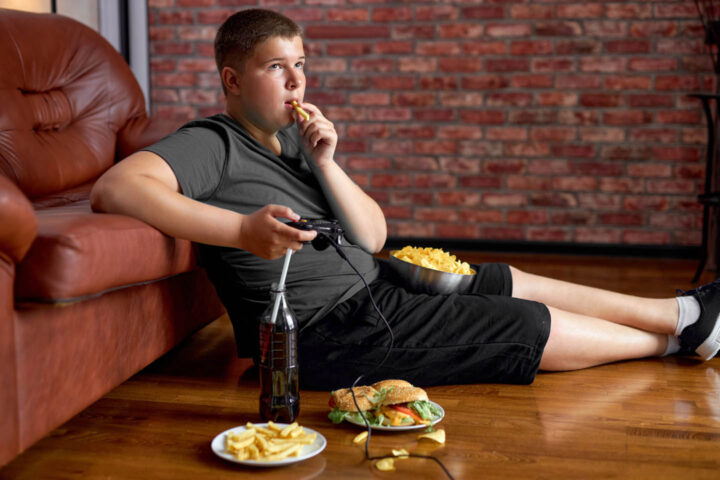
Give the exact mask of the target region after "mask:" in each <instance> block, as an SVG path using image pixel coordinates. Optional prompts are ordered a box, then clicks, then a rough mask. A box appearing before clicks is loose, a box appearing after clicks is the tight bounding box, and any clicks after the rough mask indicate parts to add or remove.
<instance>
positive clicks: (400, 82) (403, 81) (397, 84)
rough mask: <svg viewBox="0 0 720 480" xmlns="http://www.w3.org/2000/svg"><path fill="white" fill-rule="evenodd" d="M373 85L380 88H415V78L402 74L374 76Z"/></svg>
mask: <svg viewBox="0 0 720 480" xmlns="http://www.w3.org/2000/svg"><path fill="white" fill-rule="evenodd" d="M372 86H373V88H375V89H378V90H411V89H414V88H415V78H414V77H402V76H391V77H375V76H373V78H372Z"/></svg>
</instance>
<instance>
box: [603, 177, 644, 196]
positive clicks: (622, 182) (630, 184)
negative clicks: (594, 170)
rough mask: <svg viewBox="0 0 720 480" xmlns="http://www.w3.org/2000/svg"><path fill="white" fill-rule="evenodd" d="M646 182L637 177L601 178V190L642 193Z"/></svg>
mask: <svg viewBox="0 0 720 480" xmlns="http://www.w3.org/2000/svg"><path fill="white" fill-rule="evenodd" d="M644 190H645V182H644V181H643V180H640V179H636V178H601V179H600V191H602V192H611V193H642V192H643V191H644Z"/></svg>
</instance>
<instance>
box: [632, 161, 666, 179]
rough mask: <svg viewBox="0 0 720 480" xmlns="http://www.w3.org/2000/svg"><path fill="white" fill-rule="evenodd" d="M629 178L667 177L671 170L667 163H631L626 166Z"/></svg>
mask: <svg viewBox="0 0 720 480" xmlns="http://www.w3.org/2000/svg"><path fill="white" fill-rule="evenodd" d="M627 174H628V175H629V176H631V177H658V178H662V177H669V176H670V175H671V174H672V169H671V168H670V165H668V164H667V163H631V164H628V165H627Z"/></svg>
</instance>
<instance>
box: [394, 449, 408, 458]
mask: <svg viewBox="0 0 720 480" xmlns="http://www.w3.org/2000/svg"><path fill="white" fill-rule="evenodd" d="M392 454H393V455H395V456H396V457H398V458H408V457H409V456H410V454H409V453H408V451H407V450H405V449H404V448H401V449H400V450H395V449H393V450H392Z"/></svg>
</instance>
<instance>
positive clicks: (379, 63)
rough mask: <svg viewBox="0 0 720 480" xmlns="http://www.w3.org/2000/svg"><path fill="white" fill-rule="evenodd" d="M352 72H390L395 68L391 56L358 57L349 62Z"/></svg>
mask: <svg viewBox="0 0 720 480" xmlns="http://www.w3.org/2000/svg"><path fill="white" fill-rule="evenodd" d="M350 70H351V71H353V72H382V73H387V72H392V71H394V70H395V61H394V60H393V59H391V58H372V59H368V58H359V59H355V60H352V61H351V62H350Z"/></svg>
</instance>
